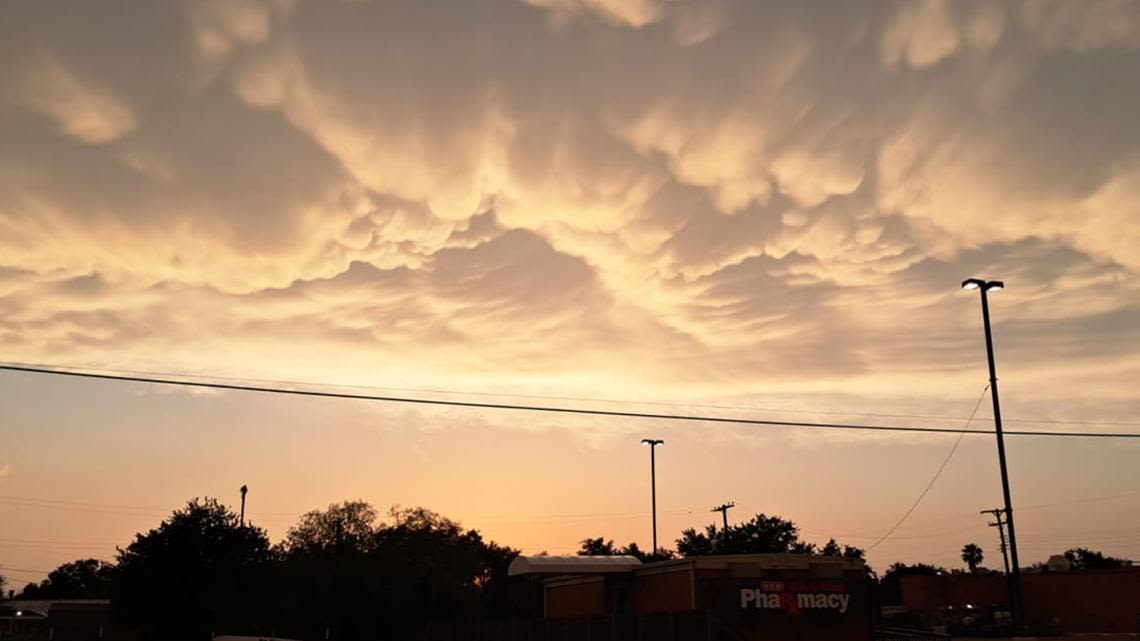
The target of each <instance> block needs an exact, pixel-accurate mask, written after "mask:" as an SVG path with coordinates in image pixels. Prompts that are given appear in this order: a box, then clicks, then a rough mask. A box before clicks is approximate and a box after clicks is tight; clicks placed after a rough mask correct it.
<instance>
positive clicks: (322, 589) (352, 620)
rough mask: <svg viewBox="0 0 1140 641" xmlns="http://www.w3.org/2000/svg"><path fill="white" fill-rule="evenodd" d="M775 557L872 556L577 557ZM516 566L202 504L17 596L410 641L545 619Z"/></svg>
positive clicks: (749, 532) (729, 546)
mask: <svg viewBox="0 0 1140 641" xmlns="http://www.w3.org/2000/svg"><path fill="white" fill-rule="evenodd" d="M772 552H780V553H790V554H825V555H830V556H837V557H853V558H862V557H863V550H861V549H859V548H856V547H853V546H849V545H840V544H839V543H837V542H836V541H835V539H830V540H829V541H827V542H826V543H825V544H823V545H822V546H819V545H816V544H814V543H809V542H806V541H804V540H802V539H801V538H800V536H799V528H798V527H797V526H796V525H795V523H793V522H791V521H788V520H785V519H781V518H779V517H776V516H768V515H764V514H758V515H756V516H755V517H754V518H752V519H751V520H748V521H745V522H743V523H739V524H736V525H731V526H729V527H728V528H725V529H720V530H718V529H716V528H714V527H709V528H707V529H706V530H705V531H703V532H698V531H697V530H695V529H688V530H685V531H684V532H683V533H682V535H681V537H680V538H679V539H677V541H676V551H673V550H659V551H657V552H656V553H647V552H646V551H644V550H642V549H640V548H639V547H638V546H637V545H636V544H635V543H630V544H629V545H627V546H625V547H620V548H619V547H616V546H615V545H614V542H613V541H612V540H607V539H605V538H603V537H599V538H587V539H585V540H583V541H582V548H581V550H580V551H579V554H591V555H611V554H628V555H632V556H636V557H638V558H640V559H642V560H643V561H654V560H661V559H668V558H675V557H677V556H678V555H680V556H697V555H711V554H752V553H772ZM517 555H518V550H514V549H512V548H509V547H505V546H502V545H499V544H497V543H495V542H493V541H488V540H485V539H484V538H483V536H482V535H481V534H480V533H479V532H478V531H476V530H469V529H463V528H462V527H460V525H459V524H458V523H455V522H454V521H451V520H449V519H447V518H445V517H443V516H441V515H439V514H436V513H435V512H432V511H430V510H426V509H423V508H409V509H400V508H393V509H392V510H391V511H390V512H389V513H388V519H387V520H385V521H382V520H381V519H380V518H379V515H378V514H377V512H376V510H375V509H374V508H373V507H372V506H370V505H369V504H367V503H364V502H362V501H349V502H345V503H340V504H334V505H330V506H329V507H328V509H325V510H317V511H313V512H309V513H307V514H305V515H304V516H302V517H301V519H300V520H299V521H298V523H297V524H296V525H294V526H293V527H292V528H291V529H290V530H289V531H288V533H287V534H286V536H285V538H284V540H282V541H281V542H280V543H278V544H277V545H273V544H271V543H270V541H269V537H268V535H267V534H266V532H265V530H263V529H261V528H258V527H254V526H252V525H244V526H243V525H241V524H240V522H239V518H238V516H237V515H236V514H235V513H234V512H233V511H232V510H230V509H229V508H228V507H226V506H224V505H222V504H221V503H219V502H218V501H216V500H214V499H205V500H198V499H195V500H192V501H190V502H189V503H187V504H186V506H185V507H183V508H181V509H179V510H176V511H175V512H174V513H173V514H172V515H171V516H170V517H168V518H167V519H166V520H164V521H163V522H162V523H161V524H159V526H158V527H156V528H154V529H152V530H150V531H149V532H146V533H140V534H138V535H136V536H135V539H134V541H132V542H131V543H130V544H129V545H127V546H126V547H124V548H119V549H118V553H117V555H116V559H115V562H114V563H107V562H104V561H99V560H95V559H82V560H78V561H73V562H70V563H65V564H63V565H61V566H59V567H58V568H56V569H55V570H53V571H52V572H51V573H50V574H49V575H48V576H47V578H46V579H45V580H44V581H42V582H40V583H38V584H31V585H28V586H27V587H26V588H25V589H24V591H23V593H22V594H21V595H20V596H21V597H23V598H41V599H62V598H107V597H110V598H111V600H112V603H113V605H114V608H115V610H116V615H117V617H118V618H119V619H120V623H121V624H123V625H124V626H126V627H130V628H134V629H137V630H139V631H141V632H142V633H143V636H144V638H146V639H163V640H164V641H182V640H184V639H185V640H189V639H197V640H200V639H204V638H209V635H211V634H214V633H217V634H223V633H225V634H249V635H271V634H275V635H278V636H286V637H294V638H328V639H331V640H336V639H353V638H392V639H403V638H415V636H416V633H417V631H418V630H419V629H420V628H421V627H422V626H423V625H424V624H425V623H426V622H428V621H439V620H446V619H480V618H485V619H510V618H532V617H537V616H541V613H542V602H541V598H542V597H541V591H540V590H537V589H535V588H536V587H537V585H535V580H534V579H533V578H527V577H520V578H518V579H515V580H507V568H508V565H509V564H510V562H511V561H512V560H513V559H514V558H515V557H516V556H517ZM1065 556H1066V557H1067V558H1069V560H1070V563H1071V564H1072V567H1073V568H1074V569H1077V570H1082V569H1096V568H1102V567H1117V566H1120V565H1123V564H1126V563H1127V562H1126V561H1123V560H1121V559H1114V558H1112V557H1107V556H1105V555H1103V554H1101V553H1100V552H1095V551H1092V550H1088V549H1085V548H1076V549H1072V550H1069V551H1068V552H1066V553H1065ZM938 572H942V573H945V572H946V570H945V569H944V568H940V567H936V566H930V565H924V564H918V565H905V564H902V563H896V564H894V565H892V566H891V567H890V568H889V569H888V570H887V572H886V573H885V574H884V575H883V577H882V579H881V580H878V581H877V582H876V580H875V577H874V575H873V573H869V577H868V578H869V580H871V581H872V582H873V583H877V585H878V593H879V594H880V602H881V603H885V604H889V603H898V602H899V600H900V599H901V589H900V578H901V577H902V576H905V575H908V574H935V573H938Z"/></svg>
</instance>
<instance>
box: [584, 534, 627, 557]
mask: <svg viewBox="0 0 1140 641" xmlns="http://www.w3.org/2000/svg"><path fill="white" fill-rule="evenodd" d="M617 553H618V552H617V550H616V549H615V548H614V542H613V539H610V540H608V541H607V540H606V538H605V537H603V536H599V537H598V538H596V539H591V538H589V537H587V538H585V539H582V547H580V548H578V556H614V555H615V554H617Z"/></svg>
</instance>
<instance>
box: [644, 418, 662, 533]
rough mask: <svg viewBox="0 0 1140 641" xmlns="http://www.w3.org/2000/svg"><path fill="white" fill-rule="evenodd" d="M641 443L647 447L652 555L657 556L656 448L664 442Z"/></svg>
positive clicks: (651, 439) (659, 440) (655, 440)
mask: <svg viewBox="0 0 1140 641" xmlns="http://www.w3.org/2000/svg"><path fill="white" fill-rule="evenodd" d="M641 442H642V443H644V444H646V445H648V446H649V487H650V490H649V492H650V497H651V498H650V500H651V501H652V503H653V554H657V446H658V445H661V444H662V443H664V442H665V441H663V440H661V439H659V438H643V439H641Z"/></svg>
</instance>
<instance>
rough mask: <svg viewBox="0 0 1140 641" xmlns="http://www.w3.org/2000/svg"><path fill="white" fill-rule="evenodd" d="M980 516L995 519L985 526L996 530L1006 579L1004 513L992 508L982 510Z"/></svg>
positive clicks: (1006, 556) (1006, 559)
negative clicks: (989, 516)
mask: <svg viewBox="0 0 1140 641" xmlns="http://www.w3.org/2000/svg"><path fill="white" fill-rule="evenodd" d="M980 514H993V515H994V518H995V519H997V520H996V521H995V522H993V523H987V525H989V526H990V527H996V528H997V529H998V540H999V541H1001V560H1002V563H1004V564H1005V574H1006V576H1007V577H1008V576H1009V555H1008V554H1007V553H1006V552H1007V550H1006V545H1005V521H1003V520H1002V517H1004V516H1005V511H1004V510H1002V509H1001V508H994V509H992V510H982V511H981V512H980ZM1010 596H1011V597H1012V596H1013V595H1012V594H1011V595H1010Z"/></svg>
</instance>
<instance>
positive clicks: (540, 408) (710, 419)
mask: <svg viewBox="0 0 1140 641" xmlns="http://www.w3.org/2000/svg"><path fill="white" fill-rule="evenodd" d="M0 370H7V371H14V372H26V373H33V374H49V375H56V376H69V377H75V378H88V379H99V380H107V381H119V382H131V383H150V384H157V385H174V386H181V387H198V388H204V389H217V390H230V391H243V392H261V393H268V394H284V395H292V396H307V397H320V398H340V399H350V400H365V401H379V402H385V403H405V404H413V405H433V406H442V407H462V408H473V409H497V410H513V411H524V412H546V413H554V414H566V415H585V416H606V417H620V418H641V419H652V420H667V421H688V422H698V423H721V424H735V425H753V426H766V427H800V428H814V429H831V430H865V431H880V432H919V433H928V434H962V433H965V430H959V429H954V428H944V427H915V426H906V427H903V426H889V425H866V424H851V423H812V422H805V421H776V420H763V419H751V418H733V417H728V416H687V415H681V414H664V413H654V412H627V411H618V410H603V409H588V408H577V407H557V406H548V405H516V404H511V403H483V402H475V401H456V400H446V399H439V398H411V397H403V396H381V395H372V394H350V393H346V392H326V391H318V390H305V389H287V388H280V387H268V386H258V385H239V384H232V383H208V382H201V381H185V380H177V379H173V378H155V377H148V376H125V375H112V374H96V373H90V372H76V371H70V370H63V369H50V368H42V367H24V366H16V365H0ZM972 420H973V419H972V418H971V421H972ZM968 426H969V423H967V427H968ZM989 433H991V432H988V431H987V432H970V434H979V435H980V434H989ZM1005 434H1006V435H1008V436H1047V437H1070V438H1131V439H1140V433H1126V432H1051V431H1037V430H1007V431H1005Z"/></svg>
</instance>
